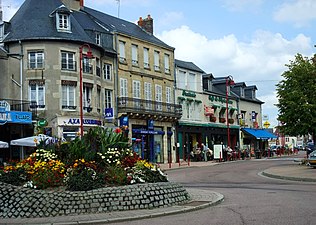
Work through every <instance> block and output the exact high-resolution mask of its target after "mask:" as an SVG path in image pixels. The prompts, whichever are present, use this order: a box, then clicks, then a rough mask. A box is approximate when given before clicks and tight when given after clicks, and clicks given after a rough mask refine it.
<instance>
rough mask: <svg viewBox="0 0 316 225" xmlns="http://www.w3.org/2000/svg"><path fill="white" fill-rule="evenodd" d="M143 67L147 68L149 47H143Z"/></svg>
mask: <svg viewBox="0 0 316 225" xmlns="http://www.w3.org/2000/svg"><path fill="white" fill-rule="evenodd" d="M144 68H146V69H149V49H148V48H144Z"/></svg>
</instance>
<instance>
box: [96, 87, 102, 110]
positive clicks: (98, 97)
mask: <svg viewBox="0 0 316 225" xmlns="http://www.w3.org/2000/svg"><path fill="white" fill-rule="evenodd" d="M95 106H96V107H97V110H98V112H101V87H100V86H98V87H97V100H96V105H95Z"/></svg>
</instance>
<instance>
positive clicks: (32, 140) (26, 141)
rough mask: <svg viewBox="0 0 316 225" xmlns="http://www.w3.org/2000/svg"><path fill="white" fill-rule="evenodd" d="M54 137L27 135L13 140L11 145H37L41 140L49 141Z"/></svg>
mask: <svg viewBox="0 0 316 225" xmlns="http://www.w3.org/2000/svg"><path fill="white" fill-rule="evenodd" d="M51 139H52V137H50V136H47V135H44V134H39V135H37V136H31V137H25V138H20V139H16V140H11V142H10V144H11V145H19V146H28V147H36V146H37V145H38V144H39V143H40V142H41V141H45V142H46V141H49V140H51Z"/></svg>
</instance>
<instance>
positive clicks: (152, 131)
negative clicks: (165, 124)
mask: <svg viewBox="0 0 316 225" xmlns="http://www.w3.org/2000/svg"><path fill="white" fill-rule="evenodd" d="M133 133H135V134H161V135H164V134H165V132H164V131H161V130H139V129H133Z"/></svg>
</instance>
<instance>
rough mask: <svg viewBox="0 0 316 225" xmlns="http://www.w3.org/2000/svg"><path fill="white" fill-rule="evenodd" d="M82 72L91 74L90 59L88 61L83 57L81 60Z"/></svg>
mask: <svg viewBox="0 0 316 225" xmlns="http://www.w3.org/2000/svg"><path fill="white" fill-rule="evenodd" d="M82 71H83V72H84V73H90V74H92V73H93V69H92V65H91V64H90V59H88V58H87V57H84V58H83V59H82Z"/></svg>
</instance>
